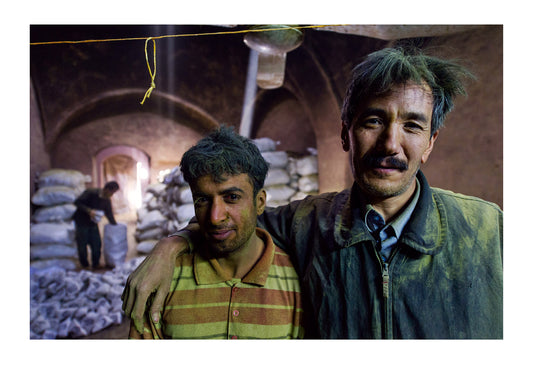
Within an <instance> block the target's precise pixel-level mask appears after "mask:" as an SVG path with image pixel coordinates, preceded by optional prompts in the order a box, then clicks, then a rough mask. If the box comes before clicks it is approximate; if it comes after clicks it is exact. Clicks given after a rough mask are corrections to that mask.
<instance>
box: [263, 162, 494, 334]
mask: <svg viewBox="0 0 533 377" xmlns="http://www.w3.org/2000/svg"><path fill="white" fill-rule="evenodd" d="M417 178H418V180H419V182H420V189H421V191H420V197H419V200H418V203H417V204H416V207H415V209H414V211H413V213H412V215H411V218H410V219H409V221H408V223H407V224H406V225H405V228H404V229H403V232H402V234H401V236H400V238H399V240H398V243H397V244H396V245H395V247H394V248H393V250H392V253H391V256H390V258H389V259H388V263H384V262H383V261H382V259H381V258H380V256H379V253H378V252H377V250H376V247H375V242H376V241H375V239H374V238H373V237H372V235H371V234H370V232H369V231H368V229H367V227H366V226H365V223H364V219H363V216H362V215H361V210H360V206H359V203H360V200H359V197H358V189H357V186H356V185H354V186H353V187H352V189H351V190H349V189H348V190H344V191H342V192H340V193H328V194H321V195H318V196H313V197H308V198H306V199H304V200H302V201H297V202H293V203H291V204H289V205H287V206H282V207H278V208H274V209H272V208H270V209H268V210H267V211H266V212H265V214H264V215H262V216H261V218H260V223H261V226H262V227H264V228H265V229H266V230H267V231H268V232H269V233H270V234H271V236H272V238H273V239H274V241H275V242H276V243H277V244H278V245H279V246H280V247H281V248H282V249H284V250H286V251H287V252H288V253H289V254H290V255H291V258H292V259H293V263H294V265H295V267H296V269H297V271H298V273H299V275H300V279H301V284H302V293H303V298H304V300H305V301H306V302H305V304H306V306H305V316H304V317H305V321H306V322H304V323H306V325H305V328H306V336H307V337H311V338H329V339H332V338H333V339H335V338H378V339H381V338H402V339H412V338H424V339H445V338H452V339H461V338H471V339H476V338H477V339H480V338H495V339H498V338H502V337H503V214H502V211H501V210H500V208H499V207H498V206H496V205H495V204H492V203H489V202H486V201H484V200H481V199H478V198H475V197H470V196H465V195H461V194H456V193H453V192H450V191H446V190H442V189H437V188H431V187H430V186H429V185H428V183H427V181H426V179H425V177H424V175H423V174H422V173H421V172H419V173H418V174H417Z"/></svg>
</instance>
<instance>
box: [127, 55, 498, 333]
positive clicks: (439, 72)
mask: <svg viewBox="0 0 533 377" xmlns="http://www.w3.org/2000/svg"><path fill="white" fill-rule="evenodd" d="M468 76H470V74H469V73H468V72H467V71H466V70H465V69H464V68H463V67H461V66H459V65H457V64H455V63H453V62H449V61H445V60H441V59H438V58H434V57H430V56H427V55H424V54H422V53H421V52H420V51H417V50H404V49H401V48H386V49H384V50H381V51H377V52H374V53H372V54H370V55H369V56H368V57H367V59H366V60H365V61H363V62H362V63H361V64H359V65H357V66H356V67H355V68H354V71H353V76H352V80H351V82H350V84H349V87H348V90H347V93H346V97H345V101H344V105H343V111H342V131H341V139H342V145H343V149H344V150H345V151H346V152H349V153H350V158H351V166H352V173H353V176H354V184H353V186H352V188H351V189H347V190H344V191H342V192H340V193H329V194H321V195H316V196H309V197H307V198H306V199H304V200H301V201H296V202H292V203H290V204H289V205H287V206H281V207H278V208H275V209H271V210H266V211H265V212H264V214H263V215H262V217H261V218H259V222H260V225H261V226H263V227H264V228H265V229H266V230H267V231H268V232H269V233H270V234H271V236H272V238H273V239H274V242H275V243H277V244H278V245H279V246H280V247H281V248H283V249H285V250H287V252H288V253H289V254H290V255H291V258H292V260H293V262H294V265H295V267H296V270H297V271H298V274H299V276H300V279H301V285H302V292H303V294H304V299H306V302H307V306H306V307H305V310H304V312H305V318H304V320H306V321H307V322H304V323H305V325H304V327H305V331H306V337H311V338H329V339H332V338H378V339H391V338H402V339H409V338H419V339H420V338H426V339H428V338H431V339H442V338H455V339H460V338H471V339H472V338H478V339H479V338H493V339H494V338H495V339H499V338H502V337H503V251H502V250H503V222H502V212H501V210H500V209H499V208H498V207H497V206H496V205H495V204H492V203H488V202H485V201H483V200H481V199H478V198H474V197H468V196H464V195H461V194H455V193H453V192H450V191H445V190H441V189H437V188H432V187H430V186H429V184H428V183H427V181H426V179H425V177H424V175H423V174H422V172H421V171H420V166H421V165H422V164H424V163H425V162H426V161H427V160H428V158H429V155H430V153H431V151H432V150H433V147H434V145H435V141H436V139H437V137H438V134H439V129H440V128H441V127H442V126H443V123H444V118H445V115H446V114H447V113H448V112H449V111H450V110H451V109H452V106H453V98H454V97H455V96H456V95H458V94H464V93H465V90H464V86H463V83H462V82H463V80H464V79H465V78H467V77H468ZM190 229H191V230H192V227H191V228H190ZM180 235H181V236H182V237H185V238H186V237H187V233H185V232H184V233H182V234H180ZM189 236H191V237H192V236H194V233H191V234H190V235H189ZM182 237H168V238H167V239H164V240H161V241H160V242H159V243H158V245H157V246H156V248H155V249H154V250H153V251H152V254H151V256H150V257H149V259H147V260H145V261H144V262H143V264H142V265H141V266H140V267H139V268H138V270H136V271H135V272H134V273H133V274H132V276H130V278H129V280H128V283H127V285H126V288H125V290H124V294H123V300H124V305H123V308H124V309H125V311H126V314H127V315H131V316H132V318H133V320H134V321H135V322H136V323H137V322H139V320H140V318H141V317H142V313H143V310H144V305H145V303H146V301H147V299H148V297H149V295H150V294H151V293H152V292H153V291H154V290H157V293H156V294H155V296H154V300H153V303H152V306H151V312H152V316H153V317H154V316H155V317H157V316H158V312H159V311H160V310H161V303H162V301H163V299H164V297H165V295H166V294H167V292H168V287H169V285H170V281H171V278H172V273H171V269H170V270H169V268H168V267H167V266H166V264H168V265H172V263H169V261H172V260H173V258H175V256H176V254H178V253H181V252H183V250H184V249H187V247H188V246H187V243H186V242H185V241H184V239H183V238H182Z"/></svg>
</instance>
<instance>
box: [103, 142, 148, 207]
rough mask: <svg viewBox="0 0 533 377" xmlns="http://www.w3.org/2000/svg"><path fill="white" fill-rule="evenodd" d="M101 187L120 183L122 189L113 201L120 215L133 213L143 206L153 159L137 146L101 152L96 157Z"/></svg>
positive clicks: (118, 147) (114, 196)
mask: <svg viewBox="0 0 533 377" xmlns="http://www.w3.org/2000/svg"><path fill="white" fill-rule="evenodd" d="M94 164H95V168H96V176H97V183H98V187H102V186H103V185H104V184H105V182H109V181H117V183H118V184H119V186H120V190H119V191H118V192H117V193H116V194H115V195H113V197H112V198H111V200H112V203H113V211H114V212H115V213H117V214H121V213H128V212H134V211H136V210H137V209H139V208H140V207H141V204H142V197H143V195H144V193H145V191H146V187H147V186H148V184H149V183H150V182H149V180H150V179H149V177H150V159H149V157H148V155H147V154H146V153H144V152H143V151H141V150H140V149H137V148H135V147H130V146H125V145H117V146H112V147H108V148H105V149H102V150H101V151H99V152H98V153H97V154H96V156H95V158H94Z"/></svg>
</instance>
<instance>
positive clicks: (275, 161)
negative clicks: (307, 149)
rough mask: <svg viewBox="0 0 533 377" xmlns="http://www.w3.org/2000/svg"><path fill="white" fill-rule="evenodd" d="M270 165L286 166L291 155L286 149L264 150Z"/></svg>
mask: <svg viewBox="0 0 533 377" xmlns="http://www.w3.org/2000/svg"><path fill="white" fill-rule="evenodd" d="M261 155H262V156H263V158H264V159H265V161H266V162H268V164H269V167H270V168H271V169H273V168H285V167H286V166H287V163H288V161H289V156H288V155H287V152H285V151H277V152H276V151H274V152H263V153H261Z"/></svg>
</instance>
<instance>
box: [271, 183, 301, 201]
mask: <svg viewBox="0 0 533 377" xmlns="http://www.w3.org/2000/svg"><path fill="white" fill-rule="evenodd" d="M265 190H266V192H267V202H271V201H276V202H282V201H288V200H289V198H290V197H291V196H293V195H294V193H295V192H296V190H294V189H292V188H290V187H288V186H283V185H279V186H270V187H265Z"/></svg>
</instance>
